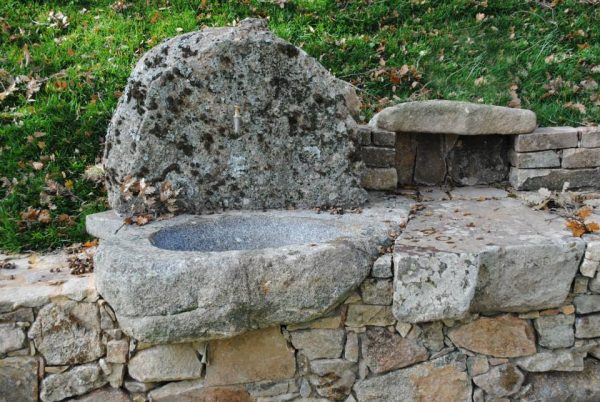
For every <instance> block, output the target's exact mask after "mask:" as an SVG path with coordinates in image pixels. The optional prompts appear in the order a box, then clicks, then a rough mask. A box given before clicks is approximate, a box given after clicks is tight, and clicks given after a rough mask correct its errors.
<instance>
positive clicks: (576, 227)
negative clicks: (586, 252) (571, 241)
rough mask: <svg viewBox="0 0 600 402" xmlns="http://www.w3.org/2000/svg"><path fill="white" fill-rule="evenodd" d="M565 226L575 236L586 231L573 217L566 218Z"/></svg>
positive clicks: (579, 235)
mask: <svg viewBox="0 0 600 402" xmlns="http://www.w3.org/2000/svg"><path fill="white" fill-rule="evenodd" d="M567 228H569V229H570V230H571V233H572V234H573V236H575V237H581V236H583V235H584V234H585V233H586V227H585V225H584V224H583V223H581V222H579V221H577V220H575V219H569V220H567Z"/></svg>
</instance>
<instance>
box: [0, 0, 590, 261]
mask: <svg viewBox="0 0 600 402" xmlns="http://www.w3.org/2000/svg"><path fill="white" fill-rule="evenodd" d="M114 3H115V2H114V1H110V0H109V1H104V0H97V1H14V0H3V1H2V2H0V17H1V19H0V68H1V69H2V70H0V85H1V86H0V92H2V91H3V90H4V86H6V85H7V84H8V82H9V79H10V77H17V76H20V75H23V76H28V77H32V78H35V79H37V80H38V81H43V83H42V85H41V89H40V90H39V92H37V93H35V96H34V97H33V98H32V99H30V100H28V99H27V98H26V92H25V88H24V87H25V85H26V83H22V84H21V85H20V87H19V90H18V91H16V92H14V93H13V94H11V95H9V96H8V97H6V99H4V100H2V101H0V179H2V181H1V182H0V249H3V250H7V251H19V250H30V249H49V248H54V247H58V246H61V245H63V244H68V243H71V242H75V241H82V240H85V239H86V235H85V232H84V227H83V222H84V218H85V215H86V214H89V213H93V212H96V211H100V210H103V209H106V208H107V205H106V201H105V194H104V191H103V189H102V186H101V185H98V184H95V183H93V182H90V181H88V180H86V179H85V178H84V177H83V172H84V170H85V168H86V166H90V165H93V164H95V163H97V162H98V161H99V154H100V151H101V147H102V141H103V137H104V134H105V131H106V126H107V123H108V121H109V119H110V116H111V113H112V112H113V110H114V108H115V105H116V101H117V98H118V96H119V94H120V92H121V91H122V90H123V88H124V86H125V83H126V80H127V77H128V75H129V73H130V71H131V69H132V67H133V65H134V64H135V62H136V60H137V59H138V58H139V57H140V55H141V54H143V52H145V51H146V50H148V49H150V48H151V47H153V46H154V45H156V44H157V43H158V42H160V41H161V40H163V39H165V38H168V37H172V36H174V35H177V34H178V33H179V32H186V31H192V30H197V29H199V28H201V27H204V26H219V25H228V24H232V23H233V22H234V21H239V20H240V19H242V18H245V17H249V16H261V17H268V18H269V25H270V27H271V29H272V30H273V31H274V32H275V33H277V34H278V35H280V36H282V37H283V38H285V39H287V40H289V41H290V42H292V43H294V44H295V45H298V46H301V47H302V48H303V49H304V50H305V51H306V52H308V53H309V54H310V55H312V56H314V57H315V58H317V59H318V60H320V61H321V63H323V64H324V65H325V66H326V67H327V68H329V69H330V70H331V71H332V72H333V73H334V74H335V75H336V76H338V77H340V78H342V79H345V80H347V81H350V82H352V83H353V84H354V85H355V86H356V87H357V88H358V89H359V94H360V95H361V98H362V100H363V103H364V105H363V108H364V113H363V115H364V118H365V119H368V118H369V117H370V116H371V115H372V114H373V113H374V112H375V111H376V110H378V109H381V108H382V107H385V106H388V105H390V104H393V103H396V102H400V101H406V100H415V99H436V98H444V99H457V100H467V101H473V102H484V103H490V104H497V105H507V104H508V102H510V101H511V91H512V93H513V95H516V96H517V97H518V99H520V101H521V107H524V108H529V109H532V110H534V111H535V112H536V113H537V115H538V120H539V123H540V125H584V124H590V123H598V122H599V121H600V112H599V108H598V98H597V97H598V89H593V88H591V87H590V85H587V88H585V86H584V85H581V84H580V83H581V82H582V81H586V80H587V81H586V83H587V84H593V83H592V81H591V80H595V81H596V82H598V81H600V73H599V70H600V67H598V66H599V65H600V38H599V34H600V6H599V5H598V4H597V2H596V4H595V5H594V4H592V3H593V1H592V0H589V1H573V0H570V1H569V0H565V1H555V2H554V3H556V4H554V3H551V2H549V1H548V2H543V1H537V2H534V1H525V0H502V1H500V0H487V1H483V0H480V1H467V0H454V1H426V0H411V1H393V0H389V1H384V0H371V1H364V0H361V1H358V0H357V1H334V0H312V1H311V0H304V1H288V2H286V3H285V5H284V7H283V8H282V7H280V6H279V5H278V4H271V3H270V2H266V1H256V0H253V1H250V0H248V1H229V2H228V1H211V0H209V1H205V2H202V1H184V0H173V1H168V2H167V1H148V2H146V1H145V0H143V1H129V2H127V5H128V7H127V8H126V9H125V10H115V9H113V8H112V7H111V6H112V5H113V4H114ZM553 4H554V5H553ZM84 9H87V11H85V12H84V11H83V10H84ZM51 10H54V11H56V12H59V11H60V12H62V13H63V14H64V15H66V16H67V17H68V21H69V25H68V26H67V27H65V28H61V27H56V26H55V27H53V26H51V25H50V23H49V22H48V13H49V12H50V11H51ZM478 14H479V18H477V16H478ZM27 53H29V56H27V57H26V54H27ZM404 65H406V67H408V72H406V73H404V72H405V70H406V68H405V69H403V68H402V66H404ZM403 73H404V74H403ZM511 88H512V89H511ZM550 89H553V90H552V91H550ZM578 108H579V109H581V111H583V108H585V113H582V112H581V111H580V110H578ZM38 132H42V133H45V135H43V136H41V137H39V138H38V137H37V136H39V135H40V134H37V136H36V134H35V133H38ZM40 141H42V142H43V144H39V142H40ZM33 162H41V163H42V164H43V166H42V167H41V169H39V168H40V165H37V167H38V170H36V169H35V167H34V165H33ZM52 181H54V182H56V183H58V184H59V185H60V186H65V185H66V186H67V187H69V188H71V186H72V188H71V191H59V194H58V195H53V196H52V199H51V204H52V209H50V208H49V205H48V204H47V203H45V202H44V201H45V200H44V199H45V198H47V197H40V192H42V191H43V190H44V187H45V186H47V185H48V183H50V184H51V183H52ZM2 183H3V184H2ZM28 208H32V209H34V210H42V209H50V211H49V212H50V219H51V222H49V223H48V220H45V222H46V223H42V222H39V221H36V220H35V219H30V220H27V219H25V220H23V219H22V213H23V212H25V211H27V209H28ZM61 214H68V215H69V216H70V217H71V220H66V219H64V217H65V216H64V215H63V216H62V218H63V219H60V218H58V217H59V215H61Z"/></svg>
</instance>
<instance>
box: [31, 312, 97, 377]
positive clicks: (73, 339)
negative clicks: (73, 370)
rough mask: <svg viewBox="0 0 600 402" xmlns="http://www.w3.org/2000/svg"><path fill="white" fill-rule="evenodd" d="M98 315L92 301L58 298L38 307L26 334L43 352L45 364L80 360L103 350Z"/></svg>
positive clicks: (90, 357) (69, 362) (72, 362)
mask: <svg viewBox="0 0 600 402" xmlns="http://www.w3.org/2000/svg"><path fill="white" fill-rule="evenodd" d="M100 334H101V331H100V316H99V314H98V306H97V305H96V304H94V303H77V302H74V301H71V300H58V301H55V302H53V303H50V304H48V305H46V306H44V307H42V309H41V310H40V311H39V313H38V314H37V319H36V320H35V322H34V323H33V325H32V326H31V329H30V330H29V334H28V336H29V338H30V339H32V340H33V342H34V344H35V347H36V349H37V350H39V351H40V353H42V354H43V355H44V358H45V359H46V364H48V365H63V364H81V363H87V362H91V361H94V360H96V359H98V358H99V357H101V356H102V355H103V354H104V347H103V345H102V342H101V339H100Z"/></svg>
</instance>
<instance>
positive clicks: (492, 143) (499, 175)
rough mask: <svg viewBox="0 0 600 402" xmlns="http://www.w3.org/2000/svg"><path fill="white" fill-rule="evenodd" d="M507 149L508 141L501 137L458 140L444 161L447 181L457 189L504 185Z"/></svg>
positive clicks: (506, 174)
mask: <svg viewBox="0 0 600 402" xmlns="http://www.w3.org/2000/svg"><path fill="white" fill-rule="evenodd" d="M509 147H510V139H509V138H507V137H504V136H501V135H486V136H481V137H480V136H476V137H469V136H460V137H458V139H457V140H456V142H454V143H453V146H452V148H451V149H449V150H448V154H447V156H446V159H445V162H446V165H447V166H448V179H449V181H450V182H451V183H453V184H457V185H461V186H474V185H481V184H491V183H500V182H503V181H505V180H506V178H507V177H508V172H509V168H510V164H509V161H508V149H509ZM416 169H419V167H418V166H417V167H416Z"/></svg>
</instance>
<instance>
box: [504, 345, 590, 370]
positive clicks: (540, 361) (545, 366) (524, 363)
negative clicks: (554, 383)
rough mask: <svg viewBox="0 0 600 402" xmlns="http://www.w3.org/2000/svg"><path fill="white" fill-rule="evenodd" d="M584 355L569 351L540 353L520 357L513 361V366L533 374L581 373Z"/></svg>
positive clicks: (583, 353)
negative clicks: (545, 372) (552, 372)
mask: <svg viewBox="0 0 600 402" xmlns="http://www.w3.org/2000/svg"><path fill="white" fill-rule="evenodd" d="M585 354H586V353H585V352H576V351H571V350H556V351H542V352H538V353H536V354H534V355H531V356H526V357H520V358H518V359H516V360H515V364H516V365H517V366H519V367H521V368H522V369H523V370H527V371H533V372H544V371H582V370H583V358H584V357H585Z"/></svg>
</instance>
